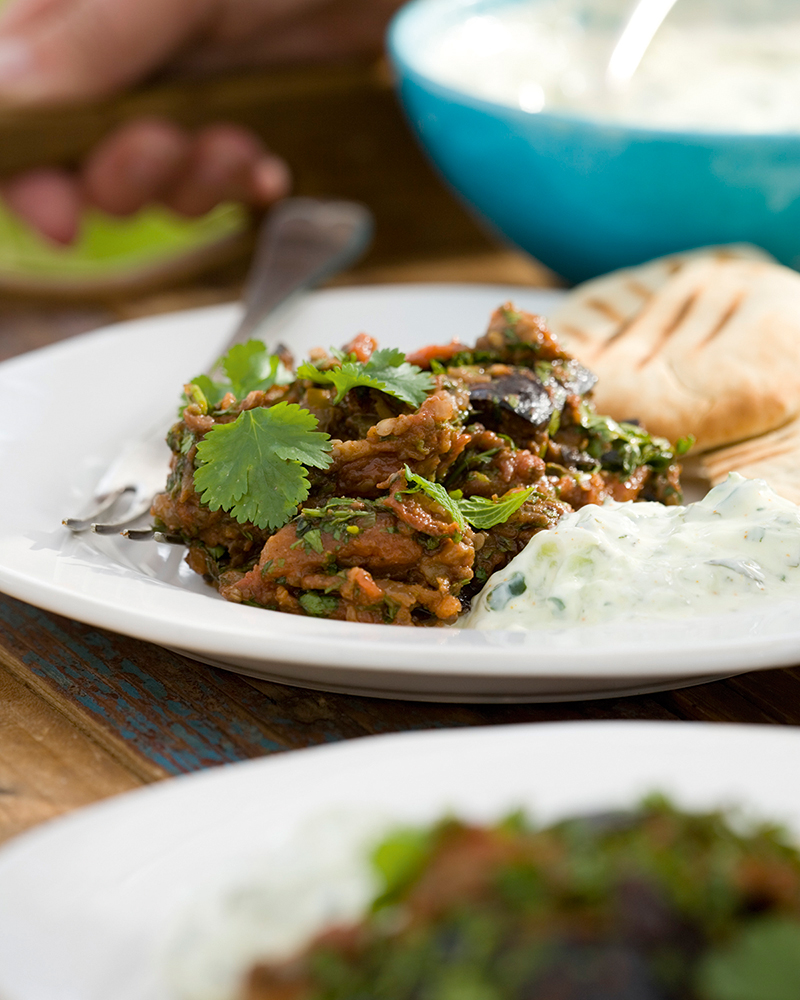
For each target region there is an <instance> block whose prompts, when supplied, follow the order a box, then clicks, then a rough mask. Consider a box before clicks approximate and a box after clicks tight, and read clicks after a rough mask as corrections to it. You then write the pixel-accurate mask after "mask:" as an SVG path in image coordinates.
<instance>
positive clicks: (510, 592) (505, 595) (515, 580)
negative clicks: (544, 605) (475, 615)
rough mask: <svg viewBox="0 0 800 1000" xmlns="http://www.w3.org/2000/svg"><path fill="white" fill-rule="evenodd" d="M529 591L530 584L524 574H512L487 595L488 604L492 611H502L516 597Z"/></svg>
mask: <svg viewBox="0 0 800 1000" xmlns="http://www.w3.org/2000/svg"><path fill="white" fill-rule="evenodd" d="M527 589H528V584H527V583H526V581H525V577H524V576H523V575H522V573H512V574H511V576H510V577H509V578H508V579H507V580H503V582H502V583H499V584H498V585H497V586H496V587H495V588H494V589H493V590H490V591H489V593H488V594H487V595H486V604H487V606H488V607H489V610H490V611H502V610H503V609H504V608H505V607H506V605H507V604H509V602H510V601H511V600H512V598H514V597H519V595H520V594H524V593H525V591H526V590H527Z"/></svg>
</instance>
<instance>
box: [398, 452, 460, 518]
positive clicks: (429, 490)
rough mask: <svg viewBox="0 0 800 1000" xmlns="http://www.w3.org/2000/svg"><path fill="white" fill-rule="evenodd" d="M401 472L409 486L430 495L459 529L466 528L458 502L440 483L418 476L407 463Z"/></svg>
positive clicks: (411, 491)
mask: <svg viewBox="0 0 800 1000" xmlns="http://www.w3.org/2000/svg"><path fill="white" fill-rule="evenodd" d="M403 472H404V473H405V477H406V482H407V483H408V484H409V486H411V484H412V483H413V485H414V486H416V487H417V489H418V490H421V491H422V492H423V493H424V494H425V496H428V497H430V498H431V500H435V501H436V503H438V504H439V506H440V507H443V508H444V509H445V510H446V511H447V513H448V514H449V515H450V516H451V517H452V519H453V520H454V521H455V523H456V524H457V525H458V527H459V529H460V530H461V531H464V530H465V529H466V527H467V522H466V521H465V520H464V515H463V514H462V513H461V510H460V508H459V505H458V502H457V501H456V500H454V499H453V498H452V497H451V496H450V494H449V493H448V492H447V490H446V489H445V488H444V486H442V484H441V483H432V482H431V481H430V479H425V478H424V477H423V476H418V475H417V474H416V473H415V472H412V471H411V469H409V467H408V466H407V465H406V466H405V467H404V469H403ZM408 492H409V493H415V492H416V490H413V489H412V490H409V491H408Z"/></svg>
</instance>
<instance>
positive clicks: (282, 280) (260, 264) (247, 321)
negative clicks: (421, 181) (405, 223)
mask: <svg viewBox="0 0 800 1000" xmlns="http://www.w3.org/2000/svg"><path fill="white" fill-rule="evenodd" d="M372 231H373V220H372V213H371V212H370V211H369V209H368V208H366V207H365V206H364V205H360V204H357V203H356V202H352V201H323V200H321V199H317V198H286V199H285V200H284V201H282V202H280V203H279V204H278V205H277V206H276V207H275V208H274V209H273V210H272V211H271V212H270V214H269V215H268V216H267V219H266V221H265V223H264V226H263V228H262V231H261V234H260V236H259V239H258V244H257V246H256V251H255V254H254V256H253V263H252V264H251V266H250V272H249V275H248V278H247V282H246V285H245V290H244V296H243V299H244V316H243V317H242V320H241V322H240V323H239V326H238V327H237V328H236V330H235V331H234V333H233V336H232V337H231V339H230V341H229V342H228V343H227V344H226V345H225V347H224V348H223V351H222V353H223V354H224V353H225V351H227V350H228V349H229V348H231V347H233V345H234V344H242V343H244V342H245V341H247V340H249V339H250V338H251V337H252V336H253V335H254V334H255V333H256V332H257V330H258V328H259V326H260V325H261V323H262V322H263V321H264V319H265V318H266V317H267V316H268V315H269V314H270V313H271V312H272V311H273V310H274V309H275V308H276V307H277V306H279V305H280V304H281V303H282V302H284V301H285V300H286V299H288V298H289V297H290V296H292V295H294V294H295V293H296V292H299V291H302V290H304V289H306V288H309V287H312V286H315V285H318V284H319V283H320V282H322V281H324V280H325V279H326V278H327V277H329V276H330V275H332V274H335V273H336V272H337V271H341V270H343V269H344V268H346V267H348V266H349V265H350V264H351V263H353V261H355V260H356V259H357V258H358V257H360V256H361V254H362V253H363V252H364V250H365V249H366V247H367V246H368V244H369V242H370V240H371V238H372Z"/></svg>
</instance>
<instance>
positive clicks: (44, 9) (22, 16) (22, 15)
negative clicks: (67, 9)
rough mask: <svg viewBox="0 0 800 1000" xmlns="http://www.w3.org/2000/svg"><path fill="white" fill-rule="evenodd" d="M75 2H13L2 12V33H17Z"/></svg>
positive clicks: (32, 0)
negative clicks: (59, 8) (56, 9)
mask: <svg viewBox="0 0 800 1000" xmlns="http://www.w3.org/2000/svg"><path fill="white" fill-rule="evenodd" d="M71 2H73V0H11V2H10V3H6V4H5V5H4V6H3V8H2V10H0V32H4V33H5V32H8V31H16V30H18V29H20V28H23V27H25V26H26V25H30V24H31V23H32V22H33V21H35V20H36V19H37V18H39V17H42V16H45V15H47V14H49V13H52V12H53V11H54V10H55V8H56V7H63V6H65V5H66V4H68V3H71Z"/></svg>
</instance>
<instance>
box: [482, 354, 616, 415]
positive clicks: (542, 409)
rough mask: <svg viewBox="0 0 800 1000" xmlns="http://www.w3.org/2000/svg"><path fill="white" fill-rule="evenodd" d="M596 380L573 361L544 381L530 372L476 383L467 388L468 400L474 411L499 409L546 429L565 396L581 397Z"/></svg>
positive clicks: (563, 401)
mask: <svg viewBox="0 0 800 1000" xmlns="http://www.w3.org/2000/svg"><path fill="white" fill-rule="evenodd" d="M596 381H597V377H596V376H595V375H594V374H593V373H592V372H590V371H589V369H588V368H584V367H583V365H581V364H579V363H578V362H576V361H570V362H569V363H568V364H563V365H561V366H560V367H559V368H558V369H557V370H555V371H554V372H553V373H552V375H551V376H550V377H549V378H547V379H546V380H545V381H542V379H540V378H539V376H538V375H537V374H536V373H535V372H534V371H531V370H529V369H526V370H524V371H520V372H514V374H512V375H504V376H501V377H500V378H496V379H492V380H491V382H479V383H478V384H477V385H473V386H472V387H471V389H470V393H469V400H470V405H471V406H472V408H473V409H474V410H475V411H476V412H477V413H481V412H486V411H490V412H491V411H492V410H493V409H495V408H497V407H499V408H500V409H503V410H508V411H510V412H511V413H513V414H515V415H516V416H517V417H521V418H522V419H523V420H525V421H527V423H529V424H531V426H533V427H534V428H537V429H539V428H543V427H547V426H548V424H549V423H550V421H551V420H552V418H553V414H554V413H556V412H558V413H560V412H561V410H562V409H563V408H564V404H565V402H566V399H567V396H568V395H574V396H583V395H585V394H586V393H587V392H589V391H590V390H591V389H592V388H593V387H594V384H595V382H596Z"/></svg>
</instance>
